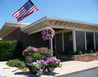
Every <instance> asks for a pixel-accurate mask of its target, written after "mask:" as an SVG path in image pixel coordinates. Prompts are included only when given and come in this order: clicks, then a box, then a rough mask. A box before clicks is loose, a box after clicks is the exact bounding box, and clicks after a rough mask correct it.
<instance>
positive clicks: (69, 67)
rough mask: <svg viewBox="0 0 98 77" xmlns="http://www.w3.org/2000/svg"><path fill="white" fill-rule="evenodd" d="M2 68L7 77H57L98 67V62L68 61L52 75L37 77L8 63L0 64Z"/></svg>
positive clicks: (39, 76) (46, 74)
mask: <svg viewBox="0 0 98 77" xmlns="http://www.w3.org/2000/svg"><path fill="white" fill-rule="evenodd" d="M0 66H2V68H3V72H4V73H5V75H6V77H55V76H62V75H67V74H72V73H74V72H78V71H84V70H88V69H91V68H95V67H98V61H91V62H79V61H66V62H62V67H61V68H56V69H55V70H54V72H53V73H52V74H49V73H45V74H42V75H37V76H34V75H32V74H31V73H30V72H22V71H21V70H19V69H17V68H15V67H9V66H7V65H6V62H0ZM0 71H1V70H0Z"/></svg>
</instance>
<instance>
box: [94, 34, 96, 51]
mask: <svg viewBox="0 0 98 77" xmlns="http://www.w3.org/2000/svg"><path fill="white" fill-rule="evenodd" d="M93 39H94V49H95V50H96V40H95V39H96V38H95V32H93Z"/></svg>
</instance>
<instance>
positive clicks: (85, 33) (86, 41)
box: [84, 32, 87, 50]
mask: <svg viewBox="0 0 98 77" xmlns="http://www.w3.org/2000/svg"><path fill="white" fill-rule="evenodd" d="M84 39H85V50H87V40H86V32H84Z"/></svg>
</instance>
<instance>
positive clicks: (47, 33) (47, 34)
mask: <svg viewBox="0 0 98 77" xmlns="http://www.w3.org/2000/svg"><path fill="white" fill-rule="evenodd" d="M54 35H55V31H54V30H53V29H52V28H51V27H46V28H45V29H44V30H43V31H42V39H43V40H50V39H53V37H54Z"/></svg>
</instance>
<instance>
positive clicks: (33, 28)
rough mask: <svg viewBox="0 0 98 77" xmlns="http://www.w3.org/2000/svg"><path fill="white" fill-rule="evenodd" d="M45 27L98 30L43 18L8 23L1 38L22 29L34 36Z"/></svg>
mask: <svg viewBox="0 0 98 77" xmlns="http://www.w3.org/2000/svg"><path fill="white" fill-rule="evenodd" d="M45 27H52V28H56V29H74V28H77V29H89V30H98V24H92V23H86V22H81V21H73V20H65V19H60V18H54V17H47V16H45V17H43V18H41V19H39V20H38V21H36V22H34V23H32V24H30V23H16V22H6V23H5V24H4V26H3V27H2V28H1V30H0V37H1V38H3V37H5V36H7V35H8V34H9V33H11V32H13V31H14V30H15V29H17V28H21V30H22V31H23V32H24V33H27V34H33V33H36V32H39V31H42V30H43V29H44V28H45Z"/></svg>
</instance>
